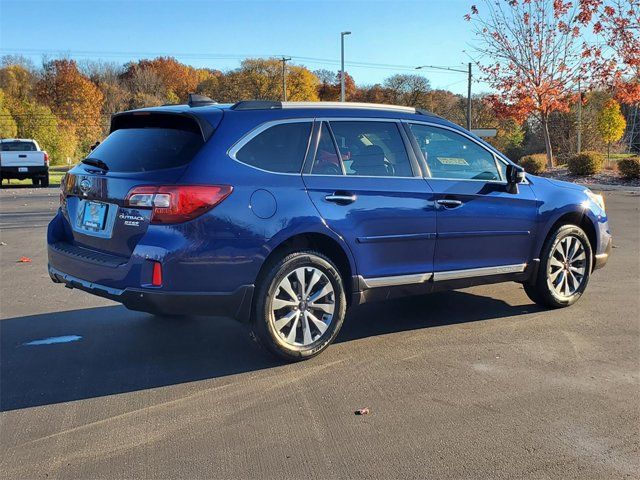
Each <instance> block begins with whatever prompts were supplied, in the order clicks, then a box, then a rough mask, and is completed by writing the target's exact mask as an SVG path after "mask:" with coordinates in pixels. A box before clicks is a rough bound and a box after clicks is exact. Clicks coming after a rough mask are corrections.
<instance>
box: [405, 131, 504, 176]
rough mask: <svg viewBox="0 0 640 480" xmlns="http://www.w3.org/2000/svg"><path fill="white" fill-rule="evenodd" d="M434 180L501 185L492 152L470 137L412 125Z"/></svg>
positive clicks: (499, 174)
mask: <svg viewBox="0 0 640 480" xmlns="http://www.w3.org/2000/svg"><path fill="white" fill-rule="evenodd" d="M410 126H411V132H412V133H413V135H414V136H415V138H416V140H417V142H418V145H420V150H422V153H423V155H424V157H425V160H426V161H427V165H428V166H429V170H430V171H431V178H443V179H458V178H459V179H464V180H488V181H500V180H501V179H502V175H501V173H500V171H499V170H498V165H497V163H496V159H495V157H494V156H493V154H492V153H491V152H489V151H488V150H486V149H485V148H483V147H481V146H480V145H478V144H477V143H475V142H474V141H472V140H470V139H468V138H467V137H465V136H463V135H460V134H459V133H456V132H453V131H451V130H448V129H444V128H438V127H432V126H429V125H419V124H411V125H410Z"/></svg>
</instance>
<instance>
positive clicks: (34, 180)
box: [31, 177, 40, 187]
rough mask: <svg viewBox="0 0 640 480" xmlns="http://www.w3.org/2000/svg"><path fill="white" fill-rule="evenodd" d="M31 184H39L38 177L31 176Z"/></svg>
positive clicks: (35, 185)
mask: <svg viewBox="0 0 640 480" xmlns="http://www.w3.org/2000/svg"><path fill="white" fill-rule="evenodd" d="M31 184H32V185H33V186H34V187H37V186H38V185H40V179H39V178H38V177H33V178H32V179H31Z"/></svg>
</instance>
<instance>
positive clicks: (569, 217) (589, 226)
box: [537, 211, 598, 265]
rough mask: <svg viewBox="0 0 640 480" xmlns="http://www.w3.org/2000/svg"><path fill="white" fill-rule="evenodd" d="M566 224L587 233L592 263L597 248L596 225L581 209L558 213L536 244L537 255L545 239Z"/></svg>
mask: <svg viewBox="0 0 640 480" xmlns="http://www.w3.org/2000/svg"><path fill="white" fill-rule="evenodd" d="M568 224H570V225H576V226H578V227H580V228H581V229H582V230H584V233H585V234H586V235H587V238H588V239H589V242H590V243H591V257H592V258H591V264H592V265H593V264H594V260H595V254H596V251H597V248H598V237H597V234H596V227H595V226H594V224H593V222H592V221H591V219H590V218H589V216H588V215H586V214H585V213H584V212H583V211H582V212H581V211H572V212H566V213H564V214H562V215H560V217H558V219H556V221H555V222H553V224H552V225H551V227H549V228H548V229H547V231H546V232H545V233H546V234H545V236H544V240H543V241H542V242H541V243H540V245H539V246H538V249H537V251H538V257H540V255H541V254H542V247H543V246H544V244H545V243H546V241H547V239H548V238H549V237H550V236H551V235H552V234H553V232H555V231H556V229H557V228H559V227H560V226H562V225H568Z"/></svg>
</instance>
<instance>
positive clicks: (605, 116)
mask: <svg viewBox="0 0 640 480" xmlns="http://www.w3.org/2000/svg"><path fill="white" fill-rule="evenodd" d="M626 127H627V122H626V121H625V119H624V116H623V115H622V113H621V112H620V104H619V103H618V102H616V101H615V100H609V101H608V102H607V103H605V105H604V107H603V108H602V110H601V112H600V115H599V117H598V130H599V131H600V135H602V139H603V140H604V141H605V142H606V143H607V160H609V159H610V154H611V144H612V143H613V142H617V141H618V140H620V139H621V138H622V135H624V129H625V128H626Z"/></svg>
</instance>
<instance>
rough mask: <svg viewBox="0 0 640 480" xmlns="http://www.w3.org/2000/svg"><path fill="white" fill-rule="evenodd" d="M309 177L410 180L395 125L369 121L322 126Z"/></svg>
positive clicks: (402, 146) (407, 163) (404, 150)
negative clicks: (403, 178)
mask: <svg viewBox="0 0 640 480" xmlns="http://www.w3.org/2000/svg"><path fill="white" fill-rule="evenodd" d="M331 134H333V139H335V143H334V141H333V139H332V138H331ZM335 144H337V148H338V151H337V152H336V145H335ZM343 172H344V173H343ZM312 173H317V174H323V175H345V174H346V175H354V176H367V177H412V176H413V171H412V169H411V164H410V163H409V157H408V155H407V151H406V149H405V146H404V142H403V140H402V136H401V134H400V131H399V130H398V125H397V123H396V122H370V121H332V122H330V126H328V125H327V123H326V122H325V123H323V124H322V129H321V131H320V141H319V144H318V153H317V154H316V159H315V163H314V166H313V169H312Z"/></svg>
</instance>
